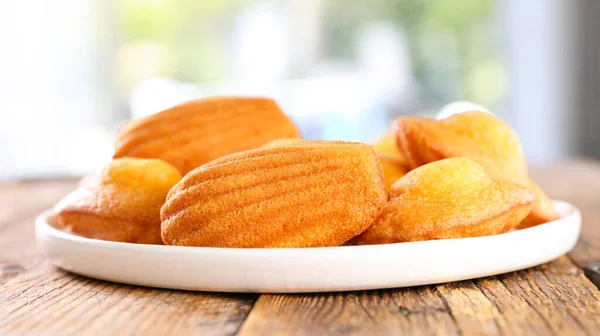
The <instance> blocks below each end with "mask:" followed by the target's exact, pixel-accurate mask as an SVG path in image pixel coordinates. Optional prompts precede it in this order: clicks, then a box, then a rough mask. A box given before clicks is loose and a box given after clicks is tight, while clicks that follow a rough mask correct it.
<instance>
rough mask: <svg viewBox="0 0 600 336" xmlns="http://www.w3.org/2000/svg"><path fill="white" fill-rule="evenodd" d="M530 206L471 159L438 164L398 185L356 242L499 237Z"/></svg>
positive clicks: (516, 189)
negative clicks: (379, 213)
mask: <svg viewBox="0 0 600 336" xmlns="http://www.w3.org/2000/svg"><path fill="white" fill-rule="evenodd" d="M534 200H535V196H534V195H533V194H532V193H531V192H530V191H529V190H527V189H526V188H524V187H521V186H519V185H516V184H513V183H510V182H503V181H501V182H496V181H494V180H492V179H491V178H490V177H489V176H488V175H487V174H486V173H485V172H484V170H483V168H482V167H481V166H480V165H478V164H477V163H476V162H475V161H473V160H471V159H467V158H454V159H445V160H441V161H436V162H433V163H430V164H427V165H424V166H422V167H420V168H417V169H415V170H413V171H411V172H409V173H408V174H406V175H405V176H404V177H402V178H401V179H400V180H398V182H396V183H395V184H394V185H393V186H392V189H391V191H390V201H389V202H388V204H387V205H386V206H385V208H384V209H383V211H382V213H381V215H380V216H379V218H377V220H376V221H375V223H374V224H373V225H372V226H370V227H369V229H367V231H365V232H364V233H363V234H361V235H360V236H358V237H357V238H355V239H354V242H356V243H358V244H385V243H398V242H407V241H420V240H429V239H447V238H463V237H476V236H485V235H492V234H497V233H502V232H506V231H508V230H510V229H512V228H514V227H515V226H517V225H518V224H519V223H520V222H521V221H522V220H523V218H525V217H526V216H527V214H529V211H530V210H531V205H532V204H533V202H534Z"/></svg>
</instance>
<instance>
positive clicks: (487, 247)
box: [35, 201, 581, 293]
mask: <svg viewBox="0 0 600 336" xmlns="http://www.w3.org/2000/svg"><path fill="white" fill-rule="evenodd" d="M554 204H555V205H556V206H557V209H558V210H559V212H560V213H561V218H559V219H557V220H554V221H551V222H548V223H545V224H541V225H538V226H535V227H530V228H526V229H521V230H516V231H511V232H507V233H502V234H496V235H491V236H482V237H469V238H455V239H441V240H428V241H417V242H405V243H392V244H376V245H351V246H334V247H312V248H222V247H188V246H168V245H149V244H133V243H121V242H112V241H103V240H98V239H90V238H85V237H81V236H77V235H74V234H70V233H68V232H64V231H61V230H59V229H56V228H54V227H52V226H51V225H50V224H49V223H48V218H49V216H50V215H51V214H52V210H51V209H50V210H47V211H44V212H43V213H42V214H40V215H39V216H38V218H37V219H36V223H35V234H36V238H37V241H38V245H39V246H40V247H41V250H42V251H43V253H44V254H45V255H46V256H47V258H48V259H49V261H50V263H51V264H53V265H55V266H56V267H59V268H62V269H64V270H67V271H69V272H73V273H75V274H80V275H84V276H87V277H90V278H94V279H100V280H106V281H111V282H116V283H123V284H130V285H137V286H146V287H154V288H167V289H178V290H191V291H206V292H230V293H318V292H340V291H355V290H371V289H387V288H401V287H409V286H418V285H433V284H439V283H445V282H450V281H461V280H468V279H476V278H480V277H485V276H491V275H497V274H503V273H507V272H512V271H518V270H522V269H526V268H529V267H533V266H537V265H541V264H544V263H546V262H549V261H551V260H553V259H555V258H557V257H560V256H562V255H564V254H566V253H568V252H569V251H570V250H571V249H573V247H574V246H575V244H576V243H577V241H578V239H579V236H580V232H581V212H580V210H579V209H577V208H576V207H575V206H574V205H572V204H570V203H568V202H564V201H554ZM561 226H564V227H561ZM562 235H566V236H564V239H563V240H562V241H561V242H560V243H559V244H554V243H553V240H554V239H561V236H562ZM540 236H541V237H542V239H539V240H537V241H536V242H535V243H534V244H533V245H532V246H538V247H539V246H540V244H543V247H542V250H543V251H544V252H542V251H537V250H536V249H533V250H532V249H531V248H530V246H529V244H527V242H529V241H531V240H532V239H535V238H536V237H540ZM515 242H519V244H520V245H516V250H515V245H514V244H515ZM504 246H506V247H507V248H509V249H510V250H512V252H511V253H509V254H508V256H506V257H502V256H500V257H498V255H499V254H498V249H499V248H500V249H502V248H503V247H504ZM471 248H476V249H484V250H482V251H481V252H480V253H471V252H469V251H470V249H471ZM78 251H80V252H81V253H83V256H82V255H80V253H77V252H78ZM465 251H466V252H465ZM414 253H419V254H420V255H415V254H414ZM465 253H469V254H468V256H466V258H467V260H471V262H472V263H471V262H469V263H467V264H463V265H460V266H459V265H454V264H453V263H448V262H447V261H446V260H448V257H449V256H454V258H456V257H457V256H459V258H462V256H465V255H466V254H465ZM485 255H487V256H488V258H500V259H485V258H486V257H483V256H485ZM500 255H501V254H500ZM90 256H91V257H93V258H99V259H92V260H89V259H86V258H89V257H90ZM105 256H106V257H105ZM523 257H524V259H523ZM106 258H109V259H106ZM110 258H121V259H120V261H119V262H116V263H115V264H113V265H112V266H109V267H108V269H107V268H105V267H103V266H101V265H106V262H109V263H111V264H112V261H111V259H110ZM373 258H377V259H375V260H374V259H373ZM415 258H416V259H415ZM481 258H484V259H485V260H484V261H482V260H483V259H481ZM478 259H479V260H478ZM115 260H116V259H115ZM415 260H420V261H417V262H416V263H415ZM90 262H91V264H90ZM136 263H140V264H136ZM430 263H432V264H430ZM119 265H120V266H119ZM132 265H133V266H132ZM137 265H139V266H140V267H141V270H140V269H138V267H137ZM357 265H360V266H359V267H358V268H357ZM431 265H438V268H434V269H433V271H428V270H426V269H430V267H431ZM453 265H454V266H453ZM491 265H497V266H491ZM115 267H126V268H117V269H115ZM198 267H200V268H198ZM361 267H363V268H365V270H367V269H368V270H371V271H374V272H384V273H381V274H380V275H378V276H377V277H374V278H373V277H371V275H370V273H369V272H365V271H360V269H362V268H361ZM407 269H412V270H413V273H410V272H409V273H407V272H406V270H407ZM198 270H210V271H209V272H212V273H202V272H200V273H199V274H201V275H200V276H199V275H198V274H197V271H198ZM315 270H317V271H316V272H322V273H315V274H317V275H316V276H315V274H311V273H306V271H312V272H315ZM165 272H166V273H165ZM171 272H175V273H171ZM190 272H191V273H190ZM232 272H233V273H232ZM240 272H241V273H240ZM414 272H416V273H414ZM421 272H422V273H421ZM173 274H178V275H179V276H175V277H174V278H173ZM234 274H235V275H234ZM237 274H244V275H245V276H244V277H243V279H245V280H241V279H237V278H238V276H237ZM299 274H303V275H302V276H300V278H296V277H297V276H299ZM376 274H378V273H376ZM232 276H233V278H230V277H232ZM266 276H268V277H266ZM180 277H183V278H180ZM215 277H217V278H215ZM341 279H342V280H341Z"/></svg>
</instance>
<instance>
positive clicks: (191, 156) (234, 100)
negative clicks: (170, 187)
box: [113, 97, 300, 175]
mask: <svg viewBox="0 0 600 336" xmlns="http://www.w3.org/2000/svg"><path fill="white" fill-rule="evenodd" d="M298 137H300V134H299V132H298V130H297V129H296V127H295V126H294V124H293V123H292V122H291V121H290V120H289V119H288V118H287V117H286V116H285V115H284V114H283V112H282V111H281V110H280V109H279V107H278V106H277V104H276V103H275V101H273V100H272V99H268V98H250V97H215V98H206V99H198V100H193V101H190V102H187V103H184V104H181V105H177V106H175V107H172V108H170V109H167V110H164V111H162V112H159V113H157V114H154V115H151V116H148V117H145V118H142V119H138V120H134V121H132V122H130V123H128V124H127V125H126V126H125V127H124V128H123V129H122V130H121V131H120V132H119V134H118V135H117V140H116V145H115V153H114V156H113V157H114V158H120V157H139V158H158V159H162V160H164V161H167V162H169V163H171V164H172V165H173V166H175V167H176V168H177V169H179V171H180V172H181V174H183V175H185V174H186V173H187V172H189V171H190V170H192V169H194V168H196V167H198V166H200V165H202V164H204V163H206V162H209V161H211V160H213V159H216V158H218V157H220V156H223V155H225V154H229V153H234V152H238V151H243V150H247V149H252V148H256V147H260V146H262V145H263V144H265V143H267V142H269V141H272V140H275V139H279V138H298Z"/></svg>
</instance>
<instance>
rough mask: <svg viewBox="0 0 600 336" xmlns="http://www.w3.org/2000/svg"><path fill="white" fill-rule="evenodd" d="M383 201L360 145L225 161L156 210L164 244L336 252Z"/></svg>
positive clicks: (181, 186) (198, 172)
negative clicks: (328, 249)
mask: <svg viewBox="0 0 600 336" xmlns="http://www.w3.org/2000/svg"><path fill="white" fill-rule="evenodd" d="M386 200H387V194H386V190H385V186H384V182H383V173H382V170H381V163H380V161H379V159H378V158H377V157H376V155H375V152H374V151H373V148H372V147H371V146H369V145H366V144H360V143H344V142H326V141H323V142H312V141H302V142H297V143H290V144H287V145H285V146H274V147H264V148H259V149H254V150H249V151H245V152H240V153H235V154H231V155H228V156H225V157H222V158H220V159H217V160H214V161H211V162H209V163H207V164H205V165H203V166H201V167H199V168H197V169H195V170H193V171H191V172H190V173H189V174H187V175H186V176H185V177H184V178H183V179H182V180H181V181H180V182H179V183H178V184H177V185H176V186H175V187H174V188H173V189H172V190H171V191H170V192H169V195H168V197H167V201H166V203H165V205H164V206H163V207H162V209H161V218H162V237H163V240H164V242H165V244H168V245H182V246H213V247H318V246H338V245H341V244H343V243H345V242H346V241H348V240H350V239H351V238H352V237H354V236H356V235H358V234H360V233H361V232H363V231H364V230H365V229H366V228H367V227H368V226H369V225H370V224H371V223H373V221H374V220H375V218H377V216H378V215H379V213H380V211H381V209H382V207H383V205H384V204H385V202H386Z"/></svg>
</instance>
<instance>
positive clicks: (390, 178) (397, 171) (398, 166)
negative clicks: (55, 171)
mask: <svg viewBox="0 0 600 336" xmlns="http://www.w3.org/2000/svg"><path fill="white" fill-rule="evenodd" d="M377 156H378V157H379V159H380V160H381V167H382V168H383V179H384V182H385V188H386V189H387V190H389V189H390V187H391V186H392V184H394V183H395V182H396V181H398V179H400V178H401V177H402V176H404V175H406V173H407V172H408V171H407V170H406V169H405V168H404V167H405V166H404V165H403V164H402V162H401V161H400V160H398V159H396V158H393V157H391V156H389V155H387V154H381V153H377Z"/></svg>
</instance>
